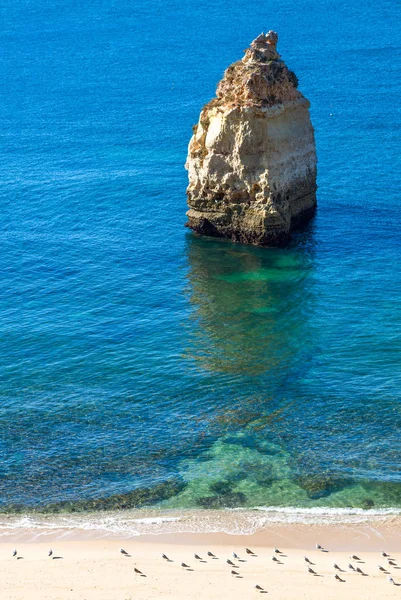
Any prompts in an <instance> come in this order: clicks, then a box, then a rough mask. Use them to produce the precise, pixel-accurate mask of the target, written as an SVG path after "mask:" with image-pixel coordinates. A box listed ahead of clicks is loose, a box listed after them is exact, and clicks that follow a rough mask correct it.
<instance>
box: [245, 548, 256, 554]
mask: <svg viewBox="0 0 401 600" xmlns="http://www.w3.org/2000/svg"><path fill="white" fill-rule="evenodd" d="M245 552H246V553H247V554H255V552H252V550H250V549H249V548H245Z"/></svg>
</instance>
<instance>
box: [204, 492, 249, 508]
mask: <svg viewBox="0 0 401 600" xmlns="http://www.w3.org/2000/svg"><path fill="white" fill-rule="evenodd" d="M246 499H247V498H246V496H245V494H243V493H242V492H230V493H228V494H221V495H219V496H203V497H202V498H199V499H198V504H199V506H202V508H235V507H237V506H244V504H245V503H246Z"/></svg>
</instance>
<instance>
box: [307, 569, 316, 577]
mask: <svg viewBox="0 0 401 600" xmlns="http://www.w3.org/2000/svg"><path fill="white" fill-rule="evenodd" d="M308 573H312V575H316V571H314V570H313V569H312V567H308Z"/></svg>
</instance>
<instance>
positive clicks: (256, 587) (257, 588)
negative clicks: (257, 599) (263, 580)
mask: <svg viewBox="0 0 401 600" xmlns="http://www.w3.org/2000/svg"><path fill="white" fill-rule="evenodd" d="M252 554H253V552H252ZM255 590H262V591H264V590H263V588H262V586H261V585H258V584H256V585H255Z"/></svg>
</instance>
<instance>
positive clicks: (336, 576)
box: [333, 573, 344, 581]
mask: <svg viewBox="0 0 401 600" xmlns="http://www.w3.org/2000/svg"><path fill="white" fill-rule="evenodd" d="M333 577H334V579H337V581H344V579H341V577H340V576H339V575H338V574H337V573H335V575H333Z"/></svg>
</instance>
